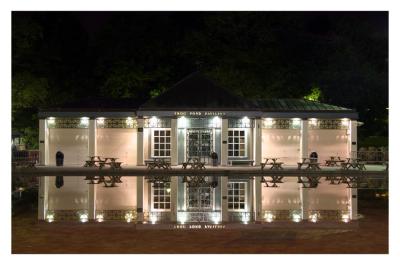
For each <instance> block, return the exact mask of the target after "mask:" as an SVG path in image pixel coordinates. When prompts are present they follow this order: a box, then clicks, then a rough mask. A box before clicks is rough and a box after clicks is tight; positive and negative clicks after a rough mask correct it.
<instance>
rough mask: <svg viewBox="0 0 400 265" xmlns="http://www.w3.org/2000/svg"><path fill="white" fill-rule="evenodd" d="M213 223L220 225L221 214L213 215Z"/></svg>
mask: <svg viewBox="0 0 400 265" xmlns="http://www.w3.org/2000/svg"><path fill="white" fill-rule="evenodd" d="M211 219H212V221H213V222H214V224H218V223H219V222H220V220H221V214H220V213H218V212H217V213H213V215H212V218H211Z"/></svg>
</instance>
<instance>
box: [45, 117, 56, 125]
mask: <svg viewBox="0 0 400 265" xmlns="http://www.w3.org/2000/svg"><path fill="white" fill-rule="evenodd" d="M55 123H56V118H54V117H49V118H48V119H47V124H49V125H54V124H55Z"/></svg>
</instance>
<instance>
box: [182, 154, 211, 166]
mask: <svg viewBox="0 0 400 265" xmlns="http://www.w3.org/2000/svg"><path fill="white" fill-rule="evenodd" d="M205 164H206V163H205V162H201V161H200V159H199V158H192V157H190V158H188V160H187V161H186V162H183V163H182V168H183V169H186V168H187V166H188V165H190V168H191V169H205V168H206V167H205Z"/></svg>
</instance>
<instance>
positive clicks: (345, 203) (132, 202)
mask: <svg viewBox="0 0 400 265" xmlns="http://www.w3.org/2000/svg"><path fill="white" fill-rule="evenodd" d="M357 118H358V114H357V112H355V111H354V110H352V109H347V108H343V107H338V106H333V105H328V104H323V103H320V102H313V101H307V100H302V99H267V100H248V99H245V98H241V97H238V96H236V95H234V94H233V93H231V92H230V91H228V90H226V89H224V88H221V87H219V86H218V85H216V84H215V83H214V82H213V81H211V80H209V79H207V78H206V77H204V76H203V75H201V74H200V73H194V74H192V75H189V76H188V77H186V78H185V79H183V80H181V81H180V82H178V83H177V84H175V85H174V86H173V87H172V88H170V89H169V90H167V91H166V92H164V93H162V94H161V95H159V96H157V97H155V98H153V99H150V100H149V101H148V102H146V103H145V104H143V105H140V106H137V105H135V104H134V103H132V102H129V101H126V100H119V101H118V102H113V101H111V100H110V101H106V102H102V101H98V100H95V99H93V100H91V101H90V102H85V103H84V104H82V105H75V106H65V107H62V108H56V109H43V110H41V111H40V113H39V140H40V147H39V149H40V154H41V155H40V163H41V165H55V164H56V159H55V155H56V152H57V151H61V152H63V154H64V166H83V164H84V162H85V161H86V160H88V156H95V155H96V156H101V157H117V158H118V159H119V161H121V162H123V164H122V166H123V167H130V166H144V165H145V162H146V160H149V159H152V158H167V159H169V160H170V162H171V165H172V166H176V165H181V164H182V163H183V162H185V161H187V160H188V158H191V157H198V158H200V159H201V160H202V161H204V162H205V163H206V166H207V167H208V166H212V165H211V158H210V153H212V152H215V153H216V154H217V156H218V165H219V166H231V165H234V164H243V166H249V165H250V164H252V163H253V165H254V166H259V165H260V163H261V162H262V161H263V160H264V158H265V157H279V158H280V161H282V162H284V167H285V166H290V165H293V166H296V165H297V162H299V161H301V159H302V158H304V157H309V156H310V153H311V152H316V153H317V154H318V159H319V161H324V160H325V159H328V158H329V157H330V156H339V157H342V158H346V157H354V156H355V155H356V151H357ZM182 178H183V177H172V178H171V182H166V183H163V184H160V185H154V184H153V183H149V182H147V181H146V179H145V177H143V176H136V177H131V176H130V177H123V178H122V179H123V183H121V184H119V186H118V187H116V188H106V187H103V186H101V185H88V184H87V181H86V180H84V177H66V178H64V185H63V186H62V187H61V188H57V187H56V186H55V185H54V182H55V177H54V176H49V177H43V178H41V180H40V185H39V186H40V188H39V219H40V220H46V219H47V220H52V219H55V220H69V219H75V218H76V219H77V220H79V218H80V220H81V221H85V220H86V219H88V220H98V221H101V220H115V219H118V220H119V219H120V220H127V221H134V220H137V221H143V222H150V223H151V222H153V223H157V222H161V221H163V222H165V221H170V222H172V223H184V222H200V221H204V222H224V223H225V222H233V221H239V222H250V221H260V222H263V221H267V222H269V221H273V220H280V219H293V220H301V219H304V220H311V221H312V220H314V219H315V218H319V219H343V220H350V219H356V216H357V190H356V189H352V188H350V189H349V188H347V187H346V186H345V185H329V183H328V182H321V183H320V184H319V186H318V188H316V189H304V188H302V187H301V185H299V184H298V183H297V179H295V178H290V179H288V180H287V181H285V182H284V183H282V184H280V187H279V188H274V189H271V188H267V187H265V186H263V185H262V183H261V181H260V179H261V178H260V177H255V178H251V179H249V178H240V177H225V176H221V177H219V178H218V179H217V183H218V184H217V185H216V187H211V186H210V185H190V183H188V182H185V181H183V179H182Z"/></svg>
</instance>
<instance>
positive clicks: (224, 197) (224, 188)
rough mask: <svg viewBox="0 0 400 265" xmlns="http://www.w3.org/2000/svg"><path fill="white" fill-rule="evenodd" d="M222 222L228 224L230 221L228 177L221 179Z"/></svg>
mask: <svg viewBox="0 0 400 265" xmlns="http://www.w3.org/2000/svg"><path fill="white" fill-rule="evenodd" d="M221 219H222V220H221V221H222V222H223V223H226V222H228V221H229V216H228V177H227V176H222V177H221Z"/></svg>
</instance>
